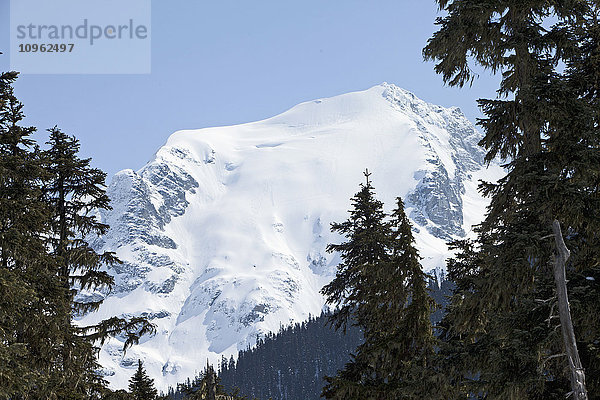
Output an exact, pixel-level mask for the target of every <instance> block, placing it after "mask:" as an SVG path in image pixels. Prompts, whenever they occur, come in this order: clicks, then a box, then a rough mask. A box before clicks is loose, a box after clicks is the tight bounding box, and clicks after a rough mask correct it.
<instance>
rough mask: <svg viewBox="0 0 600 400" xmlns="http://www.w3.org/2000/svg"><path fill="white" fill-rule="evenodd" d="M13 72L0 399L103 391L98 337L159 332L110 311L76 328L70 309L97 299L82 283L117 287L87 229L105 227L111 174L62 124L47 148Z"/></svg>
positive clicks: (5, 172)
mask: <svg viewBox="0 0 600 400" xmlns="http://www.w3.org/2000/svg"><path fill="white" fill-rule="evenodd" d="M16 76H17V74H16V73H4V74H2V75H0V294H1V296H0V397H1V398H15V399H19V398H29V399H47V398H60V399H65V400H67V399H73V400H75V399H88V398H97V397H98V396H100V395H101V393H102V392H104V389H105V388H104V385H105V382H104V380H103V379H102V378H101V377H100V376H99V375H98V372H97V371H98V369H99V365H98V363H97V350H98V349H97V348H96V347H94V346H95V344H96V343H97V342H98V341H102V340H104V339H105V338H106V337H108V336H111V335H112V336H114V335H116V334H119V333H121V332H124V334H125V335H126V342H125V346H129V345H131V344H133V343H135V342H136V341H137V340H138V338H139V337H140V335H143V334H145V333H149V332H152V330H153V326H152V325H151V324H149V323H148V322H147V321H146V320H145V319H143V318H133V319H131V320H124V319H122V318H117V317H115V318H111V319H109V320H106V321H102V322H101V323H99V324H97V325H95V326H91V327H78V326H75V324H73V317H74V316H75V315H81V314H82V313H85V312H89V311H93V310H94V309H96V308H97V306H98V304H99V303H89V304H80V303H78V302H76V297H75V296H76V294H77V293H78V292H79V291H80V290H82V289H94V288H99V287H101V286H110V284H111V283H112V278H111V277H110V276H108V275H107V274H106V272H102V271H101V269H100V268H101V267H103V266H106V265H109V264H110V263H113V262H117V260H116V259H115V258H114V256H113V255H112V254H110V253H104V254H98V253H96V252H95V251H94V250H93V249H92V248H91V247H90V246H89V245H88V243H87V242H86V237H87V235H90V234H102V233H103V232H104V231H105V230H106V229H107V227H106V226H105V225H103V224H100V223H99V222H98V221H97V220H96V217H95V216H94V210H97V209H100V208H107V207H108V198H107V197H106V194H105V192H104V174H103V173H102V172H101V171H99V170H95V169H92V168H90V167H89V160H81V159H79V158H78V155H77V153H78V151H79V144H78V142H77V141H76V140H75V139H74V138H70V137H68V136H66V135H64V134H62V133H61V132H60V131H58V129H53V130H52V132H51V140H50V142H49V145H50V149H49V150H47V151H41V150H40V149H39V148H38V147H37V146H36V145H35V142H34V141H33V139H32V138H31V135H32V133H33V132H34V131H35V128H33V127H30V128H24V127H21V126H20V125H19V124H20V121H22V119H23V117H24V116H23V112H22V108H23V105H22V104H21V103H20V102H19V101H18V100H17V99H16V97H15V96H14V93H13V88H12V83H13V82H14V80H15V79H16Z"/></svg>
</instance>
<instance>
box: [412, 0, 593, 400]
mask: <svg viewBox="0 0 600 400" xmlns="http://www.w3.org/2000/svg"><path fill="white" fill-rule="evenodd" d="M438 4H439V5H440V8H442V9H444V10H445V11H447V12H448V14H447V16H445V17H443V18H440V19H439V20H438V24H439V25H440V29H439V31H438V32H436V33H435V34H434V36H433V37H432V38H431V39H430V41H429V43H428V45H427V47H426V48H425V50H424V55H425V57H426V58H427V59H432V60H437V61H439V63H438V64H437V65H436V71H437V72H439V73H441V74H442V75H443V77H444V80H445V81H446V82H447V83H449V84H450V85H457V86H462V85H464V84H465V83H467V82H469V81H470V80H471V79H472V77H473V73H472V70H471V69H470V65H469V59H470V58H472V59H474V60H475V62H477V63H478V64H480V65H481V66H483V67H484V68H487V69H490V70H492V71H494V72H495V71H501V72H502V76H503V79H502V82H501V84H500V88H499V90H498V93H499V94H500V95H501V96H505V98H504V99H494V100H479V104H480V106H481V108H482V110H483V112H484V114H485V115H486V118H485V119H482V120H480V121H479V124H480V125H481V126H482V127H483V129H484V133H485V137H484V139H483V140H482V141H481V143H480V144H481V145H482V146H484V147H485V148H486V149H487V151H488V153H487V156H486V159H487V160H488V161H491V160H493V159H494V158H495V157H500V158H502V159H505V160H507V164H506V168H507V171H508V172H507V175H506V176H505V177H504V178H502V179H501V180H500V181H499V182H498V183H495V184H489V183H488V184H483V185H482V191H483V193H484V194H486V195H487V196H489V197H490V198H491V205H490V207H489V209H488V214H487V216H486V218H485V220H484V221H483V223H482V224H481V226H480V227H479V228H478V240H477V243H476V244H475V245H473V244H471V243H468V242H462V243H456V246H457V247H458V248H459V249H460V250H461V252H459V254H458V255H457V257H456V258H455V259H454V260H451V261H450V263H449V268H448V269H449V274H450V276H451V277H452V278H453V279H454V280H455V283H456V284H457V289H456V291H455V294H454V296H453V298H452V304H451V306H450V307H449V312H448V314H447V316H446V318H445V321H444V322H443V324H442V326H443V338H444V340H445V342H446V343H445V344H444V345H443V346H442V353H443V354H445V355H446V358H445V359H446V360H447V361H448V360H452V363H451V365H449V366H448V369H447V370H448V371H452V374H451V376H450V383H451V384H450V385H448V386H447V388H450V391H451V392H453V393H454V394H453V395H454V396H455V397H459V396H466V395H470V396H476V397H477V398H486V399H549V398H558V397H561V396H564V395H566V394H567V393H568V392H570V388H569V386H570V384H569V374H566V373H565V371H566V370H568V369H569V367H570V364H571V361H569V360H568V359H567V357H565V356H564V354H563V352H564V349H563V348H564V346H563V337H562V336H564V335H561V332H560V330H558V329H556V328H557V327H558V325H557V321H558V318H557V317H558V316H557V315H555V313H554V310H555V305H556V303H557V302H556V295H555V290H556V287H557V283H558V282H555V280H554V279H553V276H552V274H553V269H554V268H555V262H556V261H555V260H556V257H555V254H556V253H557V248H556V245H555V244H554V242H553V241H552V239H553V237H554V236H555V235H554V234H553V223H554V221H557V223H559V224H562V225H563V226H564V227H565V229H566V230H567V232H568V235H567V245H568V246H569V245H570V246H571V247H572V250H573V253H574V254H573V258H572V259H571V261H570V264H569V266H568V267H569V271H568V272H569V274H570V275H571V276H578V275H579V276H580V274H581V273H582V272H583V271H584V270H587V271H589V272H588V273H590V274H592V275H593V271H592V270H593V269H594V268H595V267H592V268H590V265H598V260H599V259H598V256H597V253H598V252H597V250H595V249H597V241H598V239H597V238H598V235H597V233H595V232H598V228H599V227H600V225H599V224H598V222H599V220H598V213H597V211H594V210H597V209H598V180H597V177H598V172H599V167H600V164H599V163H598V149H599V147H598V131H597V124H596V122H595V121H597V120H596V115H597V105H596V104H594V100H593V95H590V90H591V91H592V92H593V90H594V89H593V86H594V83H592V82H593V80H592V81H591V82H587V81H586V82H585V84H584V85H582V84H581V83H583V82H579V84H577V83H576V79H575V77H576V76H577V75H579V76H581V75H582V73H583V74H585V75H586V76H594V75H595V74H597V71H594V68H596V67H595V66H594V61H593V60H594V58H593V57H590V56H591V55H592V54H590V50H595V48H594V46H591V47H590V34H591V33H592V30H591V29H590V27H591V26H593V25H597V18H598V17H597V13H596V11H595V9H594V8H595V7H596V5H595V2H592V1H566V2H559V1H543V2H542V1H535V0H531V1H521V2H502V1H489V2H483V3H482V2H472V1H467V0H456V1H447V0H440V1H438ZM586 21H588V22H586ZM586 25H587V27H586ZM586 46H587V47H588V49H587V57H586V55H585V53H586V49H585V47H586ZM586 58H587V60H588V63H587V67H588V68H590V67H591V70H589V69H588V70H587V71H586V72H583V71H584V69H585V68H584V67H583V64H582V63H581V62H582V61H583V60H584V59H586ZM561 61H562V62H564V63H565V64H566V65H567V66H568V67H567V69H566V71H565V72H564V73H563V72H561V64H560V62H561ZM588 74H590V75H588ZM590 83H592V84H591V85H590ZM586 92H587V95H586ZM586 96H587V97H586ZM561 240H562V237H561ZM575 251H576V254H575ZM580 256H585V257H586V258H587V260H586V261H587V262H588V263H584V262H581V261H583V260H580V261H579V262H578V261H577V258H578V257H580ZM590 262H591V264H590ZM577 264H579V265H577ZM592 275H589V276H590V277H591V276H592ZM579 282H580V283H583V285H581V286H579V288H578V291H577V292H572V294H573V295H574V296H573V297H572V298H571V300H573V301H572V302H571V304H572V305H573V306H574V307H572V309H573V313H574V315H575V316H577V315H578V314H579V311H578V308H579V305H580V304H582V303H581V301H582V300H583V299H585V298H586V297H587V296H588V293H594V292H595V293H597V289H594V287H595V286H596V285H597V284H595V283H594V281H593V280H587V282H585V281H584V280H583V281H582V280H581V279H580V280H579ZM580 299H581V300H580ZM585 302H586V303H587V304H589V300H586V301H585ZM563 304H564V302H563ZM588 307H589V306H588ZM588 310H589V308H588ZM561 319H562V313H561ZM576 322H577V318H576ZM579 322H581V321H579ZM590 325H591V324H585V323H584V324H583V325H580V327H579V329H581V328H583V327H590ZM596 326H597V325H596ZM593 329H597V328H593ZM579 332H580V333H581V332H582V331H579ZM584 332H585V331H584ZM595 332H596V333H598V331H597V330H596V331H595ZM588 335H589V331H588ZM587 349H589V346H587ZM589 366H591V364H588V367H589ZM594 379H595V378H594ZM457 390H458V391H459V393H457V392H456V391H457ZM590 398H594V397H590Z"/></svg>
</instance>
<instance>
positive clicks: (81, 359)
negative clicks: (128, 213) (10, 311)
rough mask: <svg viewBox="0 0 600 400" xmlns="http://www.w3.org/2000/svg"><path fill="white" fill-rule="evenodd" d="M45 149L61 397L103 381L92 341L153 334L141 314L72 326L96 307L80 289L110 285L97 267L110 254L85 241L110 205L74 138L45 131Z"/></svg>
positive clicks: (97, 387)
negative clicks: (58, 289)
mask: <svg viewBox="0 0 600 400" xmlns="http://www.w3.org/2000/svg"><path fill="white" fill-rule="evenodd" d="M49 132H50V139H49V141H48V143H47V144H48V146H49V149H48V150H47V151H45V152H44V156H43V160H44V166H45V170H46V172H47V177H46V180H45V181H44V188H43V189H44V200H45V202H46V203H47V205H48V207H49V210H50V223H49V228H50V229H49V234H48V236H47V242H48V248H49V249H51V256H52V259H53V261H54V265H55V269H54V271H53V272H54V275H55V277H56V279H57V280H58V282H59V284H60V287H61V288H62V292H61V293H60V294H59V296H53V299H54V300H55V302H56V304H57V305H58V307H61V310H62V312H61V314H60V315H61V317H62V318H63V320H62V323H61V324H60V328H61V329H60V332H56V333H55V334H54V341H55V345H56V347H57V351H58V354H57V357H58V359H59V360H60V361H59V362H58V363H57V370H58V371H57V374H58V377H59V379H58V380H57V381H55V382H52V384H53V386H54V387H56V388H57V389H56V390H58V391H59V392H60V393H61V394H60V395H59V397H62V398H65V399H67V398H73V399H76V398H85V397H86V396H89V395H90V393H99V392H100V391H101V389H102V387H103V380H102V378H101V377H100V376H99V375H98V374H97V372H96V371H97V370H98V369H99V365H98V364H97V361H96V352H97V349H96V348H95V347H94V343H95V342H96V341H98V340H100V341H103V340H105V339H106V338H107V337H109V336H113V335H114V334H116V333H117V332H123V331H124V333H125V335H126V337H127V339H126V342H125V347H128V346H130V345H131V344H133V343H136V342H137V340H138V339H139V337H140V336H141V335H144V334H147V333H152V332H153V329H154V328H153V326H152V325H151V324H149V322H148V321H146V320H145V319H143V318H133V319H131V320H124V319H122V318H116V317H114V318H111V319H109V320H105V321H102V322H100V323H99V324H97V325H95V326H84V327H76V326H75V325H74V324H73V323H72V319H73V316H74V315H84V314H85V313H88V312H91V311H95V310H97V308H98V307H99V306H100V304H101V303H102V300H100V301H96V302H89V301H85V302H80V301H79V300H78V298H77V297H76V295H77V294H78V293H79V292H80V291H81V290H96V289H102V288H110V287H111V286H112V284H113V278H112V276H110V275H109V274H108V273H107V272H106V271H104V270H101V268H102V267H106V266H110V265H113V264H115V263H118V262H119V260H118V259H117V258H116V257H115V256H114V254H112V253H110V252H104V253H97V252H96V251H95V250H94V249H93V248H92V247H91V246H90V245H89V244H88V242H87V238H88V237H89V236H91V235H102V234H104V233H105V232H106V230H107V229H108V226H107V225H106V224H103V223H101V222H99V221H98V220H97V216H96V211H97V210H100V209H109V208H110V204H109V202H110V200H109V198H108V196H107V195H106V192H105V189H104V187H105V185H104V181H105V177H106V174H105V173H104V172H102V171H100V170H98V169H96V168H92V167H90V161H91V160H90V159H81V158H79V150H80V146H79V142H78V140H77V139H75V138H74V137H71V136H68V135H66V134H64V133H63V132H61V131H60V129H58V128H56V127H55V128H53V129H50V130H49Z"/></svg>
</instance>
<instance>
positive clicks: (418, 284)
mask: <svg viewBox="0 0 600 400" xmlns="http://www.w3.org/2000/svg"><path fill="white" fill-rule="evenodd" d="M365 175H366V177H367V184H366V185H362V188H361V191H360V192H359V193H358V194H357V195H356V196H355V197H354V199H353V200H354V202H353V205H354V210H352V211H351V216H350V219H349V220H348V221H346V222H344V223H342V224H332V228H333V229H334V230H337V231H339V232H342V233H344V234H345V235H346V237H347V238H348V241H347V242H345V243H342V244H341V245H331V246H330V247H329V248H330V249H331V250H338V251H340V256H341V258H342V260H343V262H342V263H341V264H340V266H339V267H338V268H339V270H338V274H337V275H336V278H335V279H334V281H333V282H332V283H331V284H329V285H328V286H325V288H324V289H323V293H324V294H326V295H328V302H329V303H332V304H334V305H336V306H338V307H339V306H340V305H343V306H346V307H347V310H348V311H346V312H347V313H348V314H349V315H350V317H349V318H352V320H353V323H354V324H356V325H357V326H359V327H360V328H361V329H362V331H363V335H364V343H362V344H361V345H360V346H359V347H358V348H357V349H356V355H355V356H354V357H353V359H352V361H351V362H350V363H348V364H347V365H346V366H345V368H344V369H343V370H342V371H340V372H339V373H338V375H337V376H335V377H328V378H326V380H327V382H328V383H327V385H326V386H325V388H324V389H323V395H324V397H326V398H330V399H422V398H429V399H433V398H436V393H434V392H431V391H429V389H430V388H431V385H427V384H426V382H427V381H428V380H432V379H435V374H434V373H433V357H434V345H435V339H434V336H433V333H432V327H431V322H430V317H431V313H432V311H433V300H432V299H431V297H430V296H429V293H428V292H427V283H426V282H427V281H426V279H427V277H426V275H425V274H424V273H423V271H422V269H421V265H420V261H419V259H420V257H419V255H418V252H417V250H416V248H415V247H414V238H413V235H412V230H411V229H412V228H411V225H410V222H409V221H408V218H407V217H406V215H405V213H404V204H403V203H402V200H401V199H400V198H398V199H397V207H396V209H395V210H394V211H393V212H392V214H391V221H387V220H386V218H385V216H386V215H385V213H384V212H383V204H382V203H381V202H379V201H378V200H376V199H375V195H374V189H373V187H372V186H371V183H370V181H369V174H368V173H365ZM348 278H350V279H348ZM331 289H335V291H332V290H331ZM340 310H344V309H343V308H341V309H340ZM345 315H346V314H340V311H338V313H337V314H334V317H333V318H334V319H333V321H334V322H335V323H336V324H337V325H336V326H337V327H340V326H344V325H342V324H340V318H344V317H345ZM341 322H346V320H342V321H341Z"/></svg>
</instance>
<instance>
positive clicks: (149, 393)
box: [129, 360, 158, 400]
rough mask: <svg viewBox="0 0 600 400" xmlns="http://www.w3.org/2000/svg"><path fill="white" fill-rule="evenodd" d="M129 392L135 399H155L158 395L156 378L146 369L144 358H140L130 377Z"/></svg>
mask: <svg viewBox="0 0 600 400" xmlns="http://www.w3.org/2000/svg"><path fill="white" fill-rule="evenodd" d="M129 392H130V393H131V395H132V397H133V398H134V399H135V400H154V399H156V397H157V396H158V393H157V391H156V388H155V387H154V380H153V379H152V378H150V377H149V376H148V374H147V373H146V371H145V370H144V367H143V364H142V360H138V368H137V370H136V371H135V374H133V376H132V377H131V379H129Z"/></svg>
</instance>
